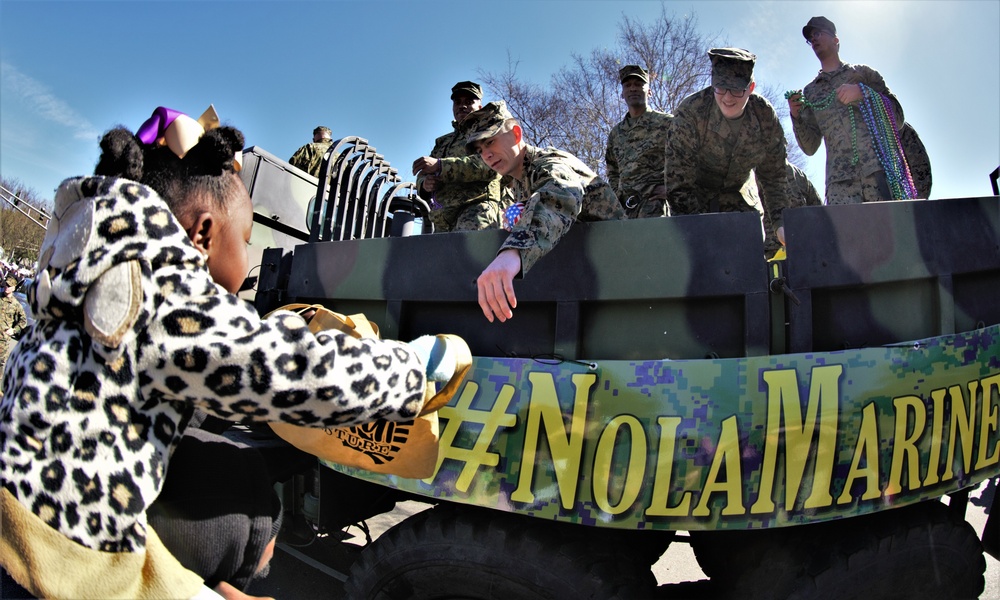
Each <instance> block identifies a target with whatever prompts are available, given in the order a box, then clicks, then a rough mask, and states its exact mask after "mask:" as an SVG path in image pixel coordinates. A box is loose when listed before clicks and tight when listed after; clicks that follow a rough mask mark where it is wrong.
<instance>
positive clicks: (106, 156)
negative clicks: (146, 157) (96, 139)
mask: <svg viewBox="0 0 1000 600" xmlns="http://www.w3.org/2000/svg"><path fill="white" fill-rule="evenodd" d="M142 165H143V156H142V147H141V146H140V145H139V140H137V139H136V138H135V136H134V135H132V132H131V131H129V130H128V129H125V128H124V127H122V126H118V127H115V128H114V129H112V130H110V131H108V132H107V133H105V134H104V137H102V138H101V158H100V159H99V160H98V161H97V167H95V168H94V174H95V175H104V176H108V177H124V178H126V179H131V180H132V181H140V180H141V179H142Z"/></svg>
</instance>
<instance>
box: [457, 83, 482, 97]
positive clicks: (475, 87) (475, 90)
mask: <svg viewBox="0 0 1000 600" xmlns="http://www.w3.org/2000/svg"><path fill="white" fill-rule="evenodd" d="M460 93H462V94H468V95H470V96H472V97H473V98H475V99H477V100H482V99H483V88H482V87H481V86H480V85H479V84H478V83H476V82H474V81H459V82H458V83H456V84H455V85H454V86H452V88H451V99H452V100H454V99H455V96H457V95H459V94H460Z"/></svg>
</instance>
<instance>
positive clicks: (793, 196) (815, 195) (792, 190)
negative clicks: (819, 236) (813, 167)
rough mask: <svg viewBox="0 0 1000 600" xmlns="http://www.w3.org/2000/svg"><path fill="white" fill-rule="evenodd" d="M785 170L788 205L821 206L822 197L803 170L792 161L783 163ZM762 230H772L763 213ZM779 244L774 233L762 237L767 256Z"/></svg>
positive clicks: (772, 252)
mask: <svg viewBox="0 0 1000 600" xmlns="http://www.w3.org/2000/svg"><path fill="white" fill-rule="evenodd" d="M785 170H786V174H787V177H788V207H789V208H795V207H797V206H822V205H823V199H822V198H820V196H819V192H817V191H816V187H815V186H814V185H813V184H812V181H810V180H809V177H808V176H807V175H806V173H805V171H803V170H802V169H800V168H798V167H796V166H795V165H793V164H792V163H790V162H789V163H785ZM752 183H753V185H752V188H753V189H752V193H753V194H755V195H756V194H757V183H756V181H753V182H752ZM764 230H765V231H773V230H774V228H773V227H771V224H770V219H768V215H767V214H766V213H765V214H764ZM780 247H781V244H780V243H779V242H778V240H777V239H776V238H775V237H774V235H768V236H767V237H766V238H765V239H764V254H766V255H767V256H772V255H773V254H774V253H775V252H776V251H777V250H778V248H780Z"/></svg>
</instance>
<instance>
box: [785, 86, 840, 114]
mask: <svg viewBox="0 0 1000 600" xmlns="http://www.w3.org/2000/svg"><path fill="white" fill-rule="evenodd" d="M795 94H799V96H800V98H801V100H802V104H803V106H808V107H809V108H811V109H813V110H826V109H828V108H830V106H832V105H833V101H834V100H836V99H837V90H833V91H832V92H830V93H829V94H828V95H827V96H826V97H825V98H822V99H820V100H819V101H818V102H812V101H811V100H809V99H808V98H806V96H805V94H803V93H802V90H788V91H787V92H785V100H790V99H791V97H792V96H794V95H795Z"/></svg>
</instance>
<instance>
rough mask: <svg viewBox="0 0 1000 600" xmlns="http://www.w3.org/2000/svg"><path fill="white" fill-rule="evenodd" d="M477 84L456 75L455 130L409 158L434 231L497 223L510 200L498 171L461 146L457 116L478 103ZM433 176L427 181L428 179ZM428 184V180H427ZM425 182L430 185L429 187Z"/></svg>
mask: <svg viewBox="0 0 1000 600" xmlns="http://www.w3.org/2000/svg"><path fill="white" fill-rule="evenodd" d="M482 97H483V91H482V88H481V87H480V86H479V84H477V83H474V82H472V81H460V82H459V83H457V84H455V86H454V87H452V88H451V99H452V111H453V112H454V115H455V120H454V121H453V122H452V127H453V128H454V131H452V132H450V133H446V134H444V135H442V136H441V137H439V138H437V139H436V140H435V141H434V148H433V149H432V150H431V153H430V155H429V157H430V158H432V159H439V160H437V161H433V162H432V161H429V160H427V158H428V157H421V158H418V159H417V160H416V161H414V163H413V171H414V173H413V174H414V175H417V193H418V195H419V196H420V197H421V198H423V199H425V200H427V201H428V203H429V204H430V206H431V220H432V221H433V222H434V231H436V232H445V231H476V230H479V229H489V228H497V227H500V226H501V224H502V223H503V213H504V210H505V209H506V208H507V206H508V205H509V204H510V200H509V199H506V200H501V188H500V175H498V174H497V173H496V172H495V171H493V169H490V168H489V167H488V166H486V163H484V162H483V161H482V159H481V158H479V157H478V156H468V155H467V154H466V152H465V137H466V136H465V133H464V130H463V129H462V124H461V121H462V120H463V119H464V118H465V116H466V115H468V114H469V113H471V112H472V111H474V110H477V109H478V108H479V106H480V100H482ZM429 179H430V180H433V184H430V182H429V181H428V180H429ZM425 184H428V185H425ZM428 188H433V191H431V190H429V189H428Z"/></svg>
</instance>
